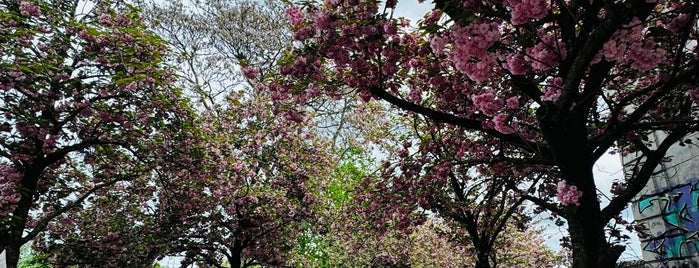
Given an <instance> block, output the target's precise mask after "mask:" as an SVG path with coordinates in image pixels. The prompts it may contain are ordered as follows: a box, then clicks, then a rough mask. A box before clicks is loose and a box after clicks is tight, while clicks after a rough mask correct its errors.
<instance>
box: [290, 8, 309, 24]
mask: <svg viewBox="0 0 699 268" xmlns="http://www.w3.org/2000/svg"><path fill="white" fill-rule="evenodd" d="M286 15H287V16H289V21H290V22H291V25H293V26H294V27H298V26H299V25H301V24H302V23H303V21H304V20H305V18H306V16H305V14H304V13H303V11H302V10H301V8H300V7H298V6H291V7H289V8H287V9H286Z"/></svg>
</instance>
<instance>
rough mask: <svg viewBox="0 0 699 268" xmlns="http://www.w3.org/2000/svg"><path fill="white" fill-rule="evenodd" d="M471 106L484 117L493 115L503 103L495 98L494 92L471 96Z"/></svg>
mask: <svg viewBox="0 0 699 268" xmlns="http://www.w3.org/2000/svg"><path fill="white" fill-rule="evenodd" d="M471 101H473V106H475V107H477V108H478V110H480V111H481V112H483V114H486V115H495V114H496V113H497V112H498V111H499V110H500V109H501V108H502V106H503V101H502V100H501V99H498V98H497V97H496V96H495V93H494V92H486V93H483V94H480V95H473V96H471Z"/></svg>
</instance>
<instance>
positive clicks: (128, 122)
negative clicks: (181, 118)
mask: <svg viewBox="0 0 699 268" xmlns="http://www.w3.org/2000/svg"><path fill="white" fill-rule="evenodd" d="M165 49H166V47H165V44H164V42H163V41H162V39H160V38H159V37H158V36H157V35H154V34H153V33H152V32H151V31H149V30H148V29H147V27H146V26H145V25H144V24H143V22H142V20H141V18H140V17H139V13H138V10H137V9H136V8H134V7H133V6H131V5H128V4H126V3H124V2H121V1H97V2H91V1H63V0H57V1H0V102H2V105H0V251H2V250H5V251H6V253H7V264H8V267H10V268H14V267H16V266H17V262H18V259H19V254H20V247H21V246H22V245H24V244H25V243H27V242H28V241H31V240H32V239H34V238H35V237H37V236H38V235H39V234H40V233H41V232H42V231H44V230H45V229H46V227H47V226H48V225H50V224H51V223H52V222H53V221H55V220H56V219H57V218H58V217H60V216H61V215H62V214H64V213H67V212H69V211H77V210H80V209H81V208H82V206H83V205H84V204H85V201H86V200H87V199H89V198H91V197H93V196H95V195H98V194H99V193H100V192H101V191H104V190H106V189H112V187H115V186H116V185H117V184H120V185H129V184H130V182H131V181H132V180H134V179H135V178H138V177H139V176H141V175H142V174H145V173H148V172H150V170H149V167H148V163H149V162H150V159H152V157H153V155H151V154H150V152H151V151H152V150H153V149H154V148H156V147H158V146H160V145H159V144H158V142H157V141H158V140H159V139H161V140H162V139H167V138H166V137H167V136H168V135H169V134H168V133H169V132H170V130H173V129H176V128H177V126H178V113H179V111H180V104H181V103H180V101H179V100H178V98H179V95H178V92H177V90H174V89H173V88H172V87H170V86H169V85H170V84H171V82H172V81H173V77H172V75H171V72H169V71H168V69H167V68H165V67H164V65H163V64H162V57H163V53H164V51H165Z"/></svg>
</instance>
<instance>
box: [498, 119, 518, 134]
mask: <svg viewBox="0 0 699 268" xmlns="http://www.w3.org/2000/svg"><path fill="white" fill-rule="evenodd" d="M508 120H509V118H508V116H507V115H506V114H498V115H496V116H495V117H493V123H495V126H494V128H495V130H497V131H500V133H503V134H510V133H513V132H514V130H513V129H512V128H511V127H510V126H509V125H508V122H507V121H508Z"/></svg>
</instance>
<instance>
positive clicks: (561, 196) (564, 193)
mask: <svg viewBox="0 0 699 268" xmlns="http://www.w3.org/2000/svg"><path fill="white" fill-rule="evenodd" d="M582 194H583V193H582V191H578V187H577V186H575V185H568V184H567V183H566V181H564V180H562V181H559V182H558V194H557V195H556V198H558V201H560V202H561V204H562V205H564V206H567V205H576V206H578V205H580V203H579V202H578V201H579V199H580V197H581V196H582Z"/></svg>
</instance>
